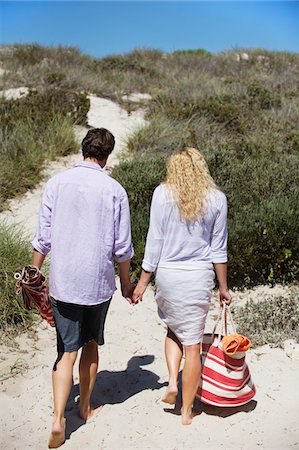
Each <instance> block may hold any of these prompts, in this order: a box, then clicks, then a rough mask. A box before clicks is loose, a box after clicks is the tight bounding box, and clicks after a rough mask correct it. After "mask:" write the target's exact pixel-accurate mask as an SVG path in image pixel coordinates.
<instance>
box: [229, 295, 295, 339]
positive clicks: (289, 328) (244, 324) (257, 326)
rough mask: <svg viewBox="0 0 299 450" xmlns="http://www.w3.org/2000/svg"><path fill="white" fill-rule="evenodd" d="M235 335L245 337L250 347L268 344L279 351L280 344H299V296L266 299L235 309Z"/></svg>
mask: <svg viewBox="0 0 299 450" xmlns="http://www.w3.org/2000/svg"><path fill="white" fill-rule="evenodd" d="M233 314H234V319H235V320H236V323H237V331H238V333H240V334H243V335H245V336H247V337H248V338H249V339H250V340H251V342H252V345H253V347H257V346H259V345H264V344H270V345H271V346H275V347H282V346H283V341H285V340H287V339H294V340H295V341H297V342H299V293H298V292H296V293H294V294H293V295H291V296H290V297H286V298H285V297H279V298H276V299H273V298H271V299H267V300H263V301H259V302H257V303H254V302H253V301H252V300H251V301H250V302H247V303H246V304H245V306H243V307H234V309H233Z"/></svg>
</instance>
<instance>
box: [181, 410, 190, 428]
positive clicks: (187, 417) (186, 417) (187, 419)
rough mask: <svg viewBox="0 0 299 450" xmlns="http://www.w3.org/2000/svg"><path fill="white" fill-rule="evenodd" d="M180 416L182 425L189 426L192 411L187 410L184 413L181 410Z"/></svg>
mask: <svg viewBox="0 0 299 450" xmlns="http://www.w3.org/2000/svg"><path fill="white" fill-rule="evenodd" d="M181 414H182V425H191V423H192V419H193V414H192V409H187V410H186V411H184V410H183V409H181Z"/></svg>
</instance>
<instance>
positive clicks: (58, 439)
mask: <svg viewBox="0 0 299 450" xmlns="http://www.w3.org/2000/svg"><path fill="white" fill-rule="evenodd" d="M64 442H65V419H63V421H62V423H60V422H59V421H55V422H53V425H52V431H51V434H50V437H49V442H48V447H49V448H58V447H60V446H61V445H62V444H64Z"/></svg>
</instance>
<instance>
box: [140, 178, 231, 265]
mask: <svg viewBox="0 0 299 450" xmlns="http://www.w3.org/2000/svg"><path fill="white" fill-rule="evenodd" d="M205 211H206V212H205V214H204V216H203V217H199V218H198V219H197V220H196V221H195V222H194V223H191V224H188V223H187V222H186V221H185V220H184V219H183V218H182V217H181V216H180V214H179V210H178V207H177V205H176V202H175V200H174V198H173V196H172V194H171V192H170V190H169V189H168V187H167V185H166V184H160V185H159V186H158V187H157V188H156V189H155V191H154V194H153V198H152V203H151V211H150V224H149V230H148V234H147V240H146V247H145V254H144V259H143V263H142V268H143V269H144V270H146V271H147V272H155V270H156V269H157V266H158V265H159V263H163V262H165V263H172V262H173V263H174V262H177V263H178V262H180V263H194V264H201V263H202V264H206V263H225V262H227V199H226V196H225V194H224V193H223V192H221V191H219V190H217V189H210V190H209V191H208V194H207V198H206V209H205Z"/></svg>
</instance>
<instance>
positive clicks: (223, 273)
mask: <svg viewBox="0 0 299 450" xmlns="http://www.w3.org/2000/svg"><path fill="white" fill-rule="evenodd" d="M214 270H215V273H216V276H217V279H218V282H219V300H220V303H221V305H222V304H223V303H226V304H227V305H230V304H231V302H232V296H231V295H230V293H229V290H228V287H227V263H214Z"/></svg>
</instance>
